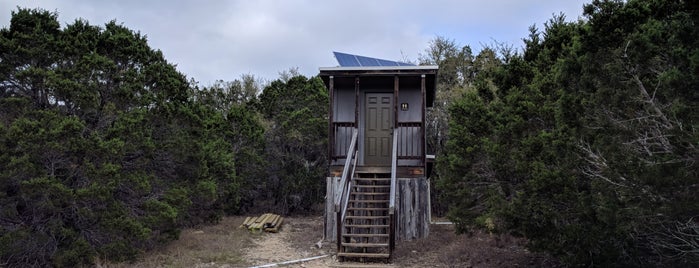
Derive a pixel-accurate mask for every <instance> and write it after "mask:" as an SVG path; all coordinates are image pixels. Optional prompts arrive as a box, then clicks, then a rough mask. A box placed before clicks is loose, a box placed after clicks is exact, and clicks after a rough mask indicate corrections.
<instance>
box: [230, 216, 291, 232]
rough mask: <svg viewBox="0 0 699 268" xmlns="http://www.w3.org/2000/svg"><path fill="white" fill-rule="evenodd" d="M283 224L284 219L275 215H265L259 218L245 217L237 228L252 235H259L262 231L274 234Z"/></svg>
mask: <svg viewBox="0 0 699 268" xmlns="http://www.w3.org/2000/svg"><path fill="white" fill-rule="evenodd" d="M282 223H284V217H282V216H279V215H277V214H272V213H265V214H262V216H259V217H247V218H245V221H243V224H241V225H240V227H239V228H243V227H245V228H247V229H248V230H250V231H251V232H253V233H261V232H262V231H265V232H270V233H276V232H279V228H281V227H282Z"/></svg>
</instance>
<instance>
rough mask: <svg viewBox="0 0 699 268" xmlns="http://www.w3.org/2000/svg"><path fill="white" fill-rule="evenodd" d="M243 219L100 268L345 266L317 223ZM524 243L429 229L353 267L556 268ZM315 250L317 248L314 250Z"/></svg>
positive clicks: (440, 227) (448, 229) (196, 231)
mask: <svg viewBox="0 0 699 268" xmlns="http://www.w3.org/2000/svg"><path fill="white" fill-rule="evenodd" d="M244 219H245V217H227V218H225V219H223V221H221V223H219V224H217V225H214V226H207V227H202V228H197V229H188V230H184V231H183V232H182V234H181V236H180V239H179V240H177V241H174V242H173V243H171V244H169V245H168V246H167V247H164V248H162V249H159V250H156V251H154V252H151V253H148V254H146V256H144V257H143V258H142V259H141V260H139V261H138V262H136V263H130V264H112V265H99V266H102V267H202V268H204V267H254V266H262V265H268V264H274V263H280V262H286V261H293V260H299V259H304V258H310V257H316V256H324V257H321V258H318V259H315V260H311V261H306V262H299V263H294V264H286V265H283V266H284V267H304V268H319V267H333V266H335V267H338V266H340V267H351V266H348V265H351V264H348V263H339V262H337V260H336V259H335V256H334V255H335V252H336V249H335V244H334V243H330V242H323V241H322V239H323V237H322V234H323V231H322V230H323V218H322V217H321V216H315V217H290V218H285V221H284V224H283V226H282V229H281V230H280V232H279V233H261V234H252V233H249V232H248V231H247V230H246V229H241V228H238V226H240V224H241V223H242V222H243V220H244ZM524 242H525V241H524V240H522V239H519V238H514V237H511V236H497V235H490V234H486V233H482V232H478V233H474V234H471V235H456V234H455V233H454V230H453V226H451V225H431V226H430V236H429V237H428V238H426V239H421V240H416V241H398V242H396V249H395V251H394V257H393V262H392V263H391V264H385V263H372V264H369V265H370V266H367V264H364V265H363V266H358V267H557V266H560V265H559V264H558V263H557V262H556V261H555V260H553V259H552V258H549V257H547V256H546V255H543V254H538V253H532V252H529V251H528V250H526V249H525V248H524ZM318 246H320V247H318Z"/></svg>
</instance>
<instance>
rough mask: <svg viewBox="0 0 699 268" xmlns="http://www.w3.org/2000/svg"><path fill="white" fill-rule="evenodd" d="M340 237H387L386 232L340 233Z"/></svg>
mask: <svg viewBox="0 0 699 268" xmlns="http://www.w3.org/2000/svg"><path fill="white" fill-rule="evenodd" d="M342 237H366V238H369V237H388V234H342Z"/></svg>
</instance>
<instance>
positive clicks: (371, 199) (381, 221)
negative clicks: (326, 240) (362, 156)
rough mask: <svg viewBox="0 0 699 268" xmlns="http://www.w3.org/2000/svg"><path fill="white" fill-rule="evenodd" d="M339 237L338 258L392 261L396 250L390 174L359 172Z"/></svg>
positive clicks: (350, 191) (351, 190)
mask: <svg viewBox="0 0 699 268" xmlns="http://www.w3.org/2000/svg"><path fill="white" fill-rule="evenodd" d="M351 185H352V186H351V187H350V189H349V199H348V205H347V209H346V216H345V219H344V221H343V222H342V224H341V233H340V234H339V235H340V237H339V239H338V253H337V256H338V260H340V261H344V260H349V259H352V260H358V261H362V262H364V261H367V260H371V259H373V260H389V259H390V257H391V250H392V246H393V244H392V241H391V239H392V237H391V216H390V215H389V196H390V190H391V174H390V173H356V174H355V175H354V176H353V180H352V184H351Z"/></svg>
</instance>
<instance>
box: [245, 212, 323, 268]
mask: <svg viewBox="0 0 699 268" xmlns="http://www.w3.org/2000/svg"><path fill="white" fill-rule="evenodd" d="M322 227H323V219H322V217H307V218H286V219H285V221H284V225H283V227H282V229H281V231H280V232H279V233H263V234H259V235H255V236H254V237H253V239H252V242H253V246H252V247H250V248H247V249H246V250H245V251H244V256H245V259H246V260H248V261H249V262H250V263H252V264H253V265H265V264H271V263H279V262H284V261H292V260H299V259H304V258H310V257H315V256H324V255H329V256H327V257H323V258H319V259H316V260H312V261H307V262H300V263H297V264H291V265H285V266H284V267H306V268H316V267H317V268H320V267H328V266H331V265H334V264H337V263H336V261H335V258H334V256H333V255H334V254H335V250H333V249H331V245H330V244H329V243H327V242H322V241H321V240H322V239H323V237H322ZM319 242H320V246H321V247H320V248H318V245H319Z"/></svg>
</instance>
